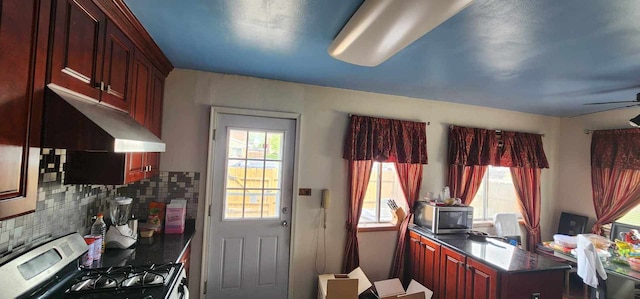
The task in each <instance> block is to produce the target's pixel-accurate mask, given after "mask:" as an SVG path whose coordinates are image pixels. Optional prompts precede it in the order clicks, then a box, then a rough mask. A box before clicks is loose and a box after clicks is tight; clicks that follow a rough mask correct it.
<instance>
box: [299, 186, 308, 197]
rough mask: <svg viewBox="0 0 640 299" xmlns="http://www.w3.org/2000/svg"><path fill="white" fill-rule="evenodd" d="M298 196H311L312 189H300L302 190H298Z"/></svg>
mask: <svg viewBox="0 0 640 299" xmlns="http://www.w3.org/2000/svg"><path fill="white" fill-rule="evenodd" d="M298 195H300V196H311V188H300V189H298Z"/></svg>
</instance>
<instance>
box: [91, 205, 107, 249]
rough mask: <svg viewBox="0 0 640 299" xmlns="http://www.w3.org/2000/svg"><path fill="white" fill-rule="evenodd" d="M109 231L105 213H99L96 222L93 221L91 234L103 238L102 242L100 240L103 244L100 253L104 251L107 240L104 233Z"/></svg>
mask: <svg viewBox="0 0 640 299" xmlns="http://www.w3.org/2000/svg"><path fill="white" fill-rule="evenodd" d="M106 231H107V224H106V223H104V215H102V213H99V214H98V215H97V216H96V222H94V223H93V225H92V226H91V235H92V236H100V237H101V238H102V240H101V241H102V242H100V243H101V244H100V245H101V247H100V248H101V249H100V253H104V245H105V243H106V242H105V241H104V234H105V233H106Z"/></svg>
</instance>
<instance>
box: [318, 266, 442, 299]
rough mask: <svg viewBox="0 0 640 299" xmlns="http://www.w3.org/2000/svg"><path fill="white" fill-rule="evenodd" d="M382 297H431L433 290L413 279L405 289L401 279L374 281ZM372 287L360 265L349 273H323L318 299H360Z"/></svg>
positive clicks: (383, 298) (319, 284)
mask: <svg viewBox="0 0 640 299" xmlns="http://www.w3.org/2000/svg"><path fill="white" fill-rule="evenodd" d="M374 284H375V286H376V290H377V292H378V296H379V298H380V299H395V298H402V299H431V296H432V295H433V292H432V291H431V290H429V289H427V288H426V287H424V286H423V285H421V284H420V283H418V282H416V281H414V280H412V281H411V283H410V284H409V287H408V288H407V290H406V291H405V289H404V288H403V287H402V283H401V282H400V280H399V279H397V278H394V279H388V280H383V281H378V282H375V283H374ZM369 288H371V281H369V279H368V278H367V275H365V274H364V272H363V271H362V269H360V268H359V267H358V268H356V269H355V270H353V271H351V273H349V274H321V275H319V276H318V299H358V296H359V295H361V294H362V293H364V292H365V291H366V290H368V289H369Z"/></svg>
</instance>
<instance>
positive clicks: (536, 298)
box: [531, 293, 540, 299]
mask: <svg viewBox="0 0 640 299" xmlns="http://www.w3.org/2000/svg"><path fill="white" fill-rule="evenodd" d="M531 299H540V293H533V294H531Z"/></svg>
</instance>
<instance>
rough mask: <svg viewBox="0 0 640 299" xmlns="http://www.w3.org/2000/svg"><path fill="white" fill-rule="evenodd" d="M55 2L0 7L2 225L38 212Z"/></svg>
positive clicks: (8, 0) (7, 2)
mask: <svg viewBox="0 0 640 299" xmlns="http://www.w3.org/2000/svg"><path fill="white" fill-rule="evenodd" d="M50 5H51V4H50V1H40V0H1V1H0V53H1V54H0V70H2V71H0V118H2V122H0V169H1V170H2V171H0V220H1V219H5V218H9V217H12V216H16V215H21V214H25V213H28V212H32V211H34V210H35V208H36V201H37V192H38V170H39V164H40V159H39V158H40V131H41V123H42V105H43V96H44V80H45V72H46V55H47V51H46V49H47V45H48V21H49V11H50Z"/></svg>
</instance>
